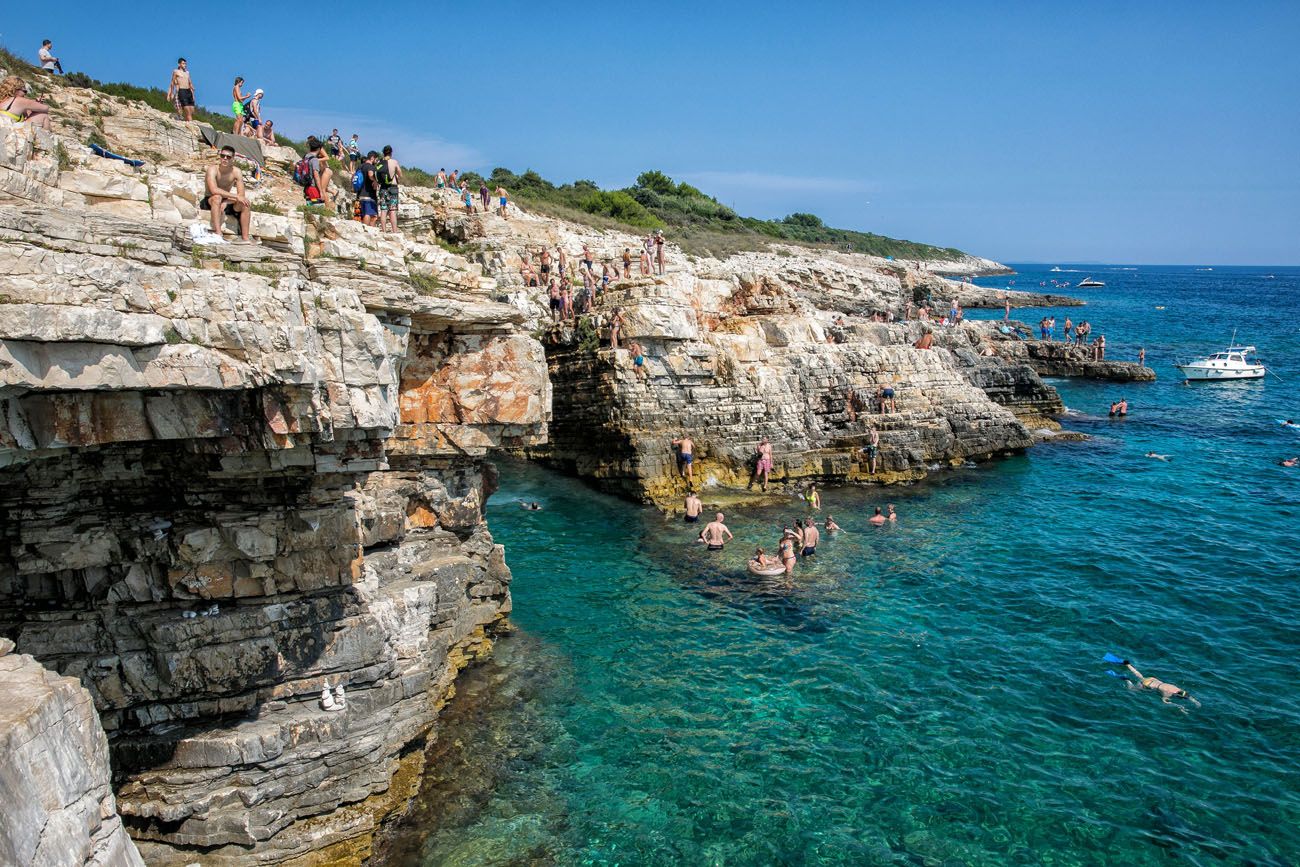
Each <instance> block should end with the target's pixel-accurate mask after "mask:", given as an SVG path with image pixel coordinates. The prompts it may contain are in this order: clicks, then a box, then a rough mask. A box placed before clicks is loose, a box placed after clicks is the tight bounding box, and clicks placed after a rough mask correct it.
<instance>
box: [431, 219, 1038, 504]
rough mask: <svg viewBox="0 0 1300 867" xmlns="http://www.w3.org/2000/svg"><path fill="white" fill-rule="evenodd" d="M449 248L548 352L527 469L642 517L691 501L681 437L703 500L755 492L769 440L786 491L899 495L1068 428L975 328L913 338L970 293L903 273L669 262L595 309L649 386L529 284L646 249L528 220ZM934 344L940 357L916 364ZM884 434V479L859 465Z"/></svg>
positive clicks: (742, 261) (458, 228)
mask: <svg viewBox="0 0 1300 867" xmlns="http://www.w3.org/2000/svg"><path fill="white" fill-rule="evenodd" d="M444 231H446V232H447V233H449V234H451V235H454V236H456V237H458V238H460V239H461V240H462V241H463V242H464V243H465V244H467V245H470V246H476V247H477V249H479V250H480V251H482V252H481V253H480V255H481V257H482V259H483V261H484V262H485V263H487V265H488V267H489V268H491V269H492V272H493V274H494V276H496V277H497V279H498V282H499V285H500V286H501V287H502V289H503V291H505V292H506V297H508V298H509V299H510V300H511V301H512V303H515V304H517V305H518V306H519V307H520V309H521V310H522V311H524V312H525V313H526V314H527V315H528V316H529V317H530V321H531V322H532V323H535V326H536V327H537V328H538V329H539V330H540V331H541V332H543V334H544V340H545V343H546V345H547V357H548V363H549V366H550V375H551V380H552V382H553V384H554V389H555V408H554V417H553V420H552V424H551V429H550V437H549V440H548V442H547V444H545V445H544V446H539V447H536V448H533V449H530V450H529V453H530V454H532V455H533V456H535V457H539V458H541V459H544V460H547V461H549V462H551V463H552V464H555V465H557V466H560V467H563V468H565V469H567V470H570V471H572V472H576V473H578V474H579V475H582V476H585V477H588V478H590V479H592V480H594V481H596V482H597V483H598V484H600V485H601V486H603V487H605V488H606V489H609V490H612V491H615V492H618V493H621V494H623V495H625V496H628V497H630V498H633V499H637V500H648V501H652V502H655V503H658V504H659V505H662V506H668V505H673V504H675V503H677V502H679V501H680V496H681V493H682V492H683V491H684V489H685V488H684V483H683V482H682V481H681V480H680V478H678V473H677V466H676V456H675V454H674V452H673V449H672V447H671V444H670V443H671V440H672V439H673V438H674V437H677V436H681V435H682V434H689V435H690V436H691V437H692V439H693V440H694V442H695V446H696V454H695V474H696V476H697V478H698V479H699V480H700V481H702V482H703V483H704V484H705V485H716V486H719V487H722V488H727V487H731V488H745V487H747V486H748V483H749V481H750V477H751V473H752V468H753V455H754V451H755V447H756V445H757V443H758V441H759V438H760V437H762V436H767V437H769V438H770V439H771V441H772V442H773V444H774V447H775V453H776V470H775V473H774V478H775V479H776V480H778V481H779V482H783V483H784V482H797V481H800V480H806V479H813V480H827V481H873V482H892V481H901V480H911V479H917V478H920V477H922V476H924V475H925V474H926V473H927V472H930V471H931V470H932V469H933V468H934V467H935V466H936V465H943V464H955V463H961V462H963V461H966V460H969V459H980V458H988V457H991V456H994V455H998V454H1004V453H1007V452H1010V451H1014V450H1018V449H1022V448H1025V447H1027V446H1029V445H1030V444H1031V443H1032V442H1033V436H1032V435H1031V433H1030V430H1029V427H1027V424H1028V425H1029V426H1032V427H1035V428H1040V427H1054V426H1055V422H1054V421H1052V420H1051V417H1052V416H1053V415H1056V414H1059V413H1060V412H1062V411H1063V407H1062V405H1061V402H1060V399H1059V397H1058V396H1057V395H1056V392H1055V391H1054V390H1053V389H1051V388H1050V387H1049V386H1047V385H1045V384H1044V383H1043V382H1042V381H1041V380H1040V379H1039V377H1038V375H1037V374H1036V373H1035V371H1034V369H1033V368H1032V367H1031V366H1030V365H1028V364H1027V363H1025V361H1024V360H1023V359H1014V358H1013V359H1006V358H1001V357H999V356H997V355H996V354H994V353H992V352H991V350H988V346H989V344H990V338H989V336H988V335H987V334H986V333H985V332H983V331H981V330H980V329H979V327H978V326H976V325H974V324H966V325H962V326H959V327H955V328H950V327H939V326H938V325H937V324H935V323H927V322H920V321H916V320H912V321H902V320H903V319H904V317H905V316H906V315H907V313H908V311H909V309H913V310H914V309H915V308H916V307H917V306H919V303H921V302H924V301H925V300H926V299H929V298H932V299H933V300H934V301H935V302H940V301H942V302H943V303H944V304H946V302H947V300H948V299H950V298H951V297H953V295H954V294H955V293H956V292H958V291H959V290H960V284H957V283H955V282H953V281H948V280H944V279H942V278H940V277H937V276H935V275H934V274H931V273H929V272H928V271H925V270H922V269H918V268H916V267H914V266H911V265H908V264H906V263H900V262H892V261H887V260H883V259H879V258H873V257H867V256H860V255H852V254H844V253H836V252H831V251H823V250H812V249H808V248H799V247H790V246H780V247H777V248H774V249H773V250H770V251H767V252H756V253H743V254H738V255H735V256H732V257H731V258H728V259H726V260H725V261H719V260H715V259H695V258H692V257H688V256H684V255H681V254H680V252H678V251H676V250H673V249H671V248H670V250H669V255H668V257H667V267H666V270H665V273H664V274H663V275H661V276H640V275H639V274H638V273H635V272H637V270H638V269H637V268H636V267H635V266H634V268H633V271H634V274H633V275H632V276H631V277H629V278H624V279H620V280H617V281H615V282H614V283H613V284H612V286H611V287H610V289H609V290H608V291H604V292H601V293H599V295H598V297H597V298H596V299H595V304H594V312H595V314H596V315H595V320H596V322H597V323H598V325H597V327H598V330H599V334H600V337H601V339H602V344H603V342H604V338H605V337H607V336H608V329H607V327H602V326H600V324H599V323H601V322H605V323H607V322H608V321H609V319H610V318H611V317H612V316H613V313H614V311H615V310H616V309H617V308H621V309H622V314H623V316H624V318H625V319H626V327H625V328H624V334H623V337H624V345H625V346H626V343H627V341H630V340H635V341H636V342H638V343H639V344H640V345H641V346H642V347H643V349H644V350H645V359H646V360H645V371H646V376H645V381H644V382H643V381H642V380H641V379H639V378H638V376H637V375H636V372H635V368H634V366H633V359H632V356H631V354H630V353H629V352H627V351H626V349H618V350H611V349H609V348H599V349H597V348H596V347H595V342H596V341H595V339H594V338H595V335H594V334H592V333H591V332H589V331H587V332H584V328H585V327H586V326H585V325H584V326H581V327H578V328H576V329H575V328H574V327H571V326H570V325H568V324H561V325H553V324H552V322H551V320H550V317H549V315H548V313H547V310H546V308H545V306H544V304H545V302H544V298H543V293H542V292H541V291H540V290H538V289H535V288H533V289H529V288H526V287H524V286H523V283H522V280H521V277H520V275H519V274H518V273H517V269H518V267H519V265H520V263H521V262H522V261H523V258H524V257H529V256H531V255H532V253H531V252H530V251H534V250H535V249H537V248H540V247H541V246H546V247H550V248H552V249H554V248H555V247H556V246H560V247H562V248H563V249H566V250H568V251H569V254H570V257H571V259H576V258H577V253H578V251H579V250H580V249H582V248H583V246H584V245H585V246H586V247H588V248H589V249H590V250H591V251H592V255H593V256H594V257H595V259H596V261H597V265H596V268H597V270H599V269H600V267H601V265H600V263H601V262H602V261H605V260H613V261H617V260H619V259H620V257H621V254H622V251H623V250H624V249H625V248H630V249H631V250H634V251H635V250H638V249H639V239H637V238H634V237H630V236H626V235H622V234H619V233H617V232H600V231H596V230H593V229H590V228H587V227H583V226H577V225H573V224H567V223H564V222H562V221H558V220H549V219H542V218H538V217H535V216H533V215H528V214H518V215H512V217H511V219H510V220H509V221H501V220H494V221H490V222H487V223H485V222H484V221H483V220H481V219H480V218H478V217H473V216H468V215H461V216H457V215H456V214H455V213H454V212H449V213H448V216H447V224H446V225H445V227H444ZM923 332H932V334H933V337H934V339H935V347H934V348H933V349H928V350H927V349H915V348H913V346H912V344H913V343H914V342H915V341H917V340H918V339H919V338H920V336H921V335H922V333H923ZM584 333H585V338H584ZM887 388H892V389H893V390H894V393H895V398H894V402H893V404H892V408H894V409H896V410H897V411H896V412H890V413H887V414H882V413H879V412H877V401H876V395H877V393H878V391H879V390H881V389H887ZM872 428H874V429H875V430H876V431H877V432H878V433H879V437H880V461H879V463H878V466H877V468H876V472H875V473H872V472H870V464H869V462H867V461H865V460H864V459H863V454H862V452H861V447H862V446H864V445H866V444H867V443H868V442H869V440H870V436H871V429H872Z"/></svg>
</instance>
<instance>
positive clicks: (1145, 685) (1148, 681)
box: [1120, 659, 1201, 713]
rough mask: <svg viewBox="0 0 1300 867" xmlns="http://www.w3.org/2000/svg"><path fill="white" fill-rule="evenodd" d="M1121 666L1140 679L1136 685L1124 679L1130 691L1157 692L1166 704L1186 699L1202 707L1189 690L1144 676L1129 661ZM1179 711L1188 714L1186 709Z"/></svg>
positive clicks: (1125, 661)
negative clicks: (1174, 700)
mask: <svg viewBox="0 0 1300 867" xmlns="http://www.w3.org/2000/svg"><path fill="white" fill-rule="evenodd" d="M1120 665H1122V666H1124V667H1125V668H1127V669H1128V670H1129V671H1131V672H1133V676H1134V677H1136V678H1137V679H1138V682H1137V683H1136V684H1135V683H1133V681H1131V680H1129V679H1128V678H1125V679H1124V682H1125V683H1126V684H1128V688H1129V689H1150V690H1155V691H1156V692H1158V693H1160V700H1161V701H1163V702H1164V703H1165V704H1173V702H1172V701H1170V699H1175V698H1185V699H1187V700H1188V701H1190V702H1191V703H1192V704H1194V705H1196V706H1197V707H1200V706H1201V703H1200V702H1199V701H1197V700H1196V699H1194V698H1192V696H1191V695H1190V694H1189V693H1188V692H1187V690H1185V689H1183V688H1181V687H1179V686H1177V685H1175V684H1172V683H1166V682H1165V681H1163V680H1159V679H1157V678H1154V677H1145V676H1143V674H1142V672H1140V671H1138V670H1137V669H1136V668H1134V667H1133V664H1132V663H1130V662H1129V661H1128V660H1127V659H1126V660H1124V661H1123V662H1121V663H1120ZM1179 710H1182V711H1183V713H1186V712H1187V709H1186V708H1179Z"/></svg>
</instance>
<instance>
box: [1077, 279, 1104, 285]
mask: <svg viewBox="0 0 1300 867" xmlns="http://www.w3.org/2000/svg"><path fill="white" fill-rule="evenodd" d="M1079 285H1080V286H1105V285H1106V284H1105V283H1103V282H1101V281H1100V280H1094V279H1092V278H1091V277H1085V278H1084V279H1082V280H1080V281H1079Z"/></svg>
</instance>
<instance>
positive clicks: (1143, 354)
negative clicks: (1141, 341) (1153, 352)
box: [1138, 346, 1147, 367]
mask: <svg viewBox="0 0 1300 867" xmlns="http://www.w3.org/2000/svg"><path fill="white" fill-rule="evenodd" d="M1146 366H1147V348H1146V347H1145V346H1143V347H1140V348H1139V349H1138V367H1146Z"/></svg>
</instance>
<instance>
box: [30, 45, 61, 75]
mask: <svg viewBox="0 0 1300 867" xmlns="http://www.w3.org/2000/svg"><path fill="white" fill-rule="evenodd" d="M53 48H54V43H53V42H51V41H50V40H48V39H46V40H45V41H44V42H42V43H41V50H40V51H38V52H36V57H37V59H39V60H40V62H41V69H43V70H45V71H46V72H48V73H49V74H50V75H53V74H54V73H56V72H58V73H60V74H62V72H63V64H62V63H60V62H59V58H57V57H55V56H54V52H53V51H52V50H51V49H53Z"/></svg>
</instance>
